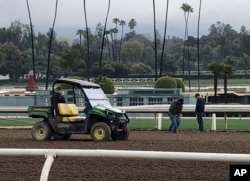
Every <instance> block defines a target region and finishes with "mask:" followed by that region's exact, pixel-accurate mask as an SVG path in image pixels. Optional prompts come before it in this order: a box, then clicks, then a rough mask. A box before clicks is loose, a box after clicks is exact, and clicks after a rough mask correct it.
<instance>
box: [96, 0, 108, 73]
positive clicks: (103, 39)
mask: <svg viewBox="0 0 250 181" xmlns="http://www.w3.org/2000/svg"><path fill="white" fill-rule="evenodd" d="M109 9H110V0H109V2H108V11H107V14H106V19H105V24H104V30H103V35H102V48H101V57H100V63H99V75H100V74H101V69H102V55H103V47H104V42H105V34H106V27H107V21H108V15H109Z"/></svg>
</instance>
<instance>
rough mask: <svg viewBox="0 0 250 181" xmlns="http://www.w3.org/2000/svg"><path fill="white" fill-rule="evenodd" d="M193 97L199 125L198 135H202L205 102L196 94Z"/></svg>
mask: <svg viewBox="0 0 250 181" xmlns="http://www.w3.org/2000/svg"><path fill="white" fill-rule="evenodd" d="M194 97H195V98H196V107H195V114H196V118H197V121H198V125H199V133H202V132H203V131H204V125H203V115H204V110H205V101H204V100H203V99H202V98H201V96H200V94H199V93H196V94H195V95H194Z"/></svg>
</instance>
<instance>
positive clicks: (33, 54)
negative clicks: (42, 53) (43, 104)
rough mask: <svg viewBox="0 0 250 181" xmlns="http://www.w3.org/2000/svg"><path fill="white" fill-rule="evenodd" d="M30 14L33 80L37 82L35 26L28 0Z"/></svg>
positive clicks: (27, 0)
mask: <svg viewBox="0 0 250 181" xmlns="http://www.w3.org/2000/svg"><path fill="white" fill-rule="evenodd" d="M26 3H27V8H28V13H29V20H30V36H31V49H32V67H33V78H34V80H36V69H35V68H36V67H35V53H34V37H33V25H32V21H31V15H30V6H29V0H26Z"/></svg>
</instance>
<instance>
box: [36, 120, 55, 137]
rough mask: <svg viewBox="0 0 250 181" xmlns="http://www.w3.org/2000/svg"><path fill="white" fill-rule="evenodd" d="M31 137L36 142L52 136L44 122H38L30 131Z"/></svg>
mask: <svg viewBox="0 0 250 181" xmlns="http://www.w3.org/2000/svg"><path fill="white" fill-rule="evenodd" d="M31 136H32V138H33V139H34V140H37V141H46V140H49V139H50V138H51V136H52V129H51V127H50V125H49V124H48V123H47V122H45V121H40V122H37V123H35V124H34V126H33V127H32V129H31Z"/></svg>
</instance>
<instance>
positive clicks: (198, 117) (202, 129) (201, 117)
mask: <svg viewBox="0 0 250 181" xmlns="http://www.w3.org/2000/svg"><path fill="white" fill-rule="evenodd" d="M196 117H197V121H198V124H199V131H204V125H203V113H196Z"/></svg>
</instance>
